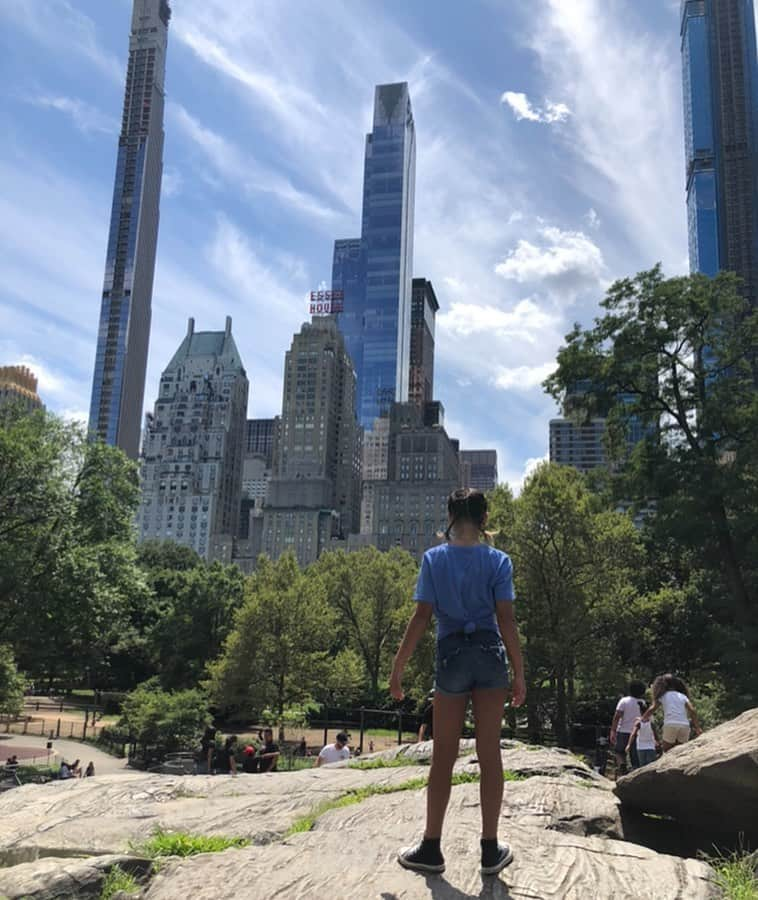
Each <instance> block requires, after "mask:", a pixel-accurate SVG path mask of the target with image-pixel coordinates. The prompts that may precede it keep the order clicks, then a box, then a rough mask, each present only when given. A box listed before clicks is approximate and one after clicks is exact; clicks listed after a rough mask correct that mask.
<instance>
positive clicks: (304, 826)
mask: <svg viewBox="0 0 758 900" xmlns="http://www.w3.org/2000/svg"><path fill="white" fill-rule="evenodd" d="M527 777H528V776H526V775H521V774H519V773H518V772H511V771H510V770H507V769H506V770H505V771H504V772H503V779H504V780H505V781H526V779H527ZM426 781H427V780H426V778H410V779H408V781H401V782H400V783H399V784H372V785H368V786H366V787H362V788H354V789H353V790H350V791H347V792H346V793H344V794H342V795H341V796H339V797H335V798H334V799H332V800H323V801H322V802H321V803H319V804H317V805H316V806H314V807H313V809H311V810H310V812H308V813H306V815H304V816H301V817H300V818H299V819H295V821H294V822H293V823H292V825H290V827H289V828H288V829H287V831H286V832H285V835H284V837H285V839H286V838H288V837H291V836H292V835H293V834H302V833H303V832H305V831H312V830H313V827H314V826H315V824H316V821H317V819H319V818H320V817H321V816H323V815H324V813H328V812H330V811H331V810H333V809H343V808H344V807H346V806H353V805H354V804H356V803H363V801H364V800H368V798H369V797H376V796H378V795H381V794H397V793H400V792H401V791H416V790H419V789H420V788H423V787H426ZM478 783H479V773H478V772H456V773H454V775H453V777H452V779H451V784H452V786H453V787H455V786H456V785H459V784H478Z"/></svg>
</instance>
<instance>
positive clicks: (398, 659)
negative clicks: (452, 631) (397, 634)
mask: <svg viewBox="0 0 758 900" xmlns="http://www.w3.org/2000/svg"><path fill="white" fill-rule="evenodd" d="M433 609H434V607H433V606H432V604H431V603H417V604H416V610H415V612H414V613H413V615H412V616H411V620H410V622H409V623H408V627H407V628H406V629H405V634H404V635H403V640H402V641H401V642H400V647H399V648H398V651H397V653H396V654H395V660H394V662H393V664H392V675H391V676H390V694H392V696H393V697H394V698H395V700H402V699H403V698H404V697H405V694H404V693H403V688H402V684H401V681H402V678H403V672H404V671H405V667H406V665H407V664H408V660H409V659H410V658H411V656H413V651H414V650H415V649H416V645H417V644H418V642H419V641H420V640H421V638H422V637H423V635H424V632H425V631H426V629H427V628H428V626H429V622H430V621H431V618H432V611H433Z"/></svg>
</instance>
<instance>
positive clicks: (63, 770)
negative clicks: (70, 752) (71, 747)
mask: <svg viewBox="0 0 758 900" xmlns="http://www.w3.org/2000/svg"><path fill="white" fill-rule="evenodd" d="M94 774H95V764H94V763H93V762H92V761H90V762H89V763H88V764H87V768H86V769H84V771H82V767H81V762H80V760H78V759H75V760H74V761H73V762H72V763H69V762H66V760H65V759H62V760H61V764H60V767H59V769H58V778H60V779H61V781H66V780H67V779H69V778H92V776H93V775H94Z"/></svg>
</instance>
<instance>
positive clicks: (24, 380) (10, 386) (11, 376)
mask: <svg viewBox="0 0 758 900" xmlns="http://www.w3.org/2000/svg"><path fill="white" fill-rule="evenodd" d="M14 403H20V404H21V405H22V406H23V407H25V408H26V409H28V410H32V409H39V408H40V407H41V406H42V401H41V400H40V397H39V394H38V393H37V376H36V375H35V374H34V373H33V372H32V371H31V369H28V368H27V367H26V366H0V406H4V405H6V404H8V405H10V404H14Z"/></svg>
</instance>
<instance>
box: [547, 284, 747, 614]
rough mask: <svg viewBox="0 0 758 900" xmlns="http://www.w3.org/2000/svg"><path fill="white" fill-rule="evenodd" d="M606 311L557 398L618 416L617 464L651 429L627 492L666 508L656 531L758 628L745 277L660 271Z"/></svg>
mask: <svg viewBox="0 0 758 900" xmlns="http://www.w3.org/2000/svg"><path fill="white" fill-rule="evenodd" d="M602 307H603V309H604V310H605V312H604V314H603V315H602V316H601V317H600V318H598V319H597V320H596V321H595V323H594V325H593V326H592V328H589V329H582V328H581V327H580V326H578V325H577V326H575V328H574V330H573V331H572V332H571V333H570V334H569V335H568V336H567V343H566V346H565V347H563V348H562V349H561V350H560V352H559V354H558V369H557V370H556V372H555V373H554V374H553V375H552V376H551V377H550V378H548V379H547V381H546V383H545V384H546V388H547V390H548V391H549V392H550V393H551V394H552V396H553V397H554V398H555V399H556V400H559V401H561V402H562V403H563V404H564V406H566V405H567V404H568V405H572V404H573V406H574V408H575V413H577V414H584V415H587V414H590V413H591V412H592V411H593V410H597V409H602V410H608V411H609V412H610V422H611V430H610V435H611V438H612V440H611V447H612V448H613V447H615V452H616V455H617V456H618V455H619V454H620V452H621V449H620V448H621V447H622V445H623V434H624V431H625V428H627V427H628V424H629V422H630V419H632V418H636V419H637V420H639V422H640V423H641V424H642V425H643V426H644V427H645V428H646V430H647V437H646V440H645V441H643V442H642V444H641V446H640V447H639V448H638V449H637V451H636V452H635V454H634V455H633V458H632V460H631V462H630V464H629V465H627V466H624V467H621V468H620V469H619V470H618V473H617V476H616V482H617V493H618V494H619V495H620V496H625V497H627V498H629V499H635V500H640V501H644V500H646V499H649V498H654V499H656V501H657V516H656V526H655V527H656V528H658V529H659V530H660V531H663V532H665V533H667V534H668V535H670V536H673V537H674V538H675V539H676V540H678V541H681V542H683V543H684V544H686V545H687V546H688V547H690V548H692V549H693V550H696V551H697V553H698V554H699V556H700V557H701V559H702V561H703V563H704V564H705V565H706V567H707V568H709V569H710V570H711V571H712V572H713V573H714V574H715V575H716V576H717V583H716V584H715V585H714V587H715V588H716V591H718V589H719V588H718V585H719V584H720V585H722V586H723V590H724V591H725V592H726V593H727V594H728V596H729V598H730V602H731V607H732V615H733V616H735V617H736V618H737V620H738V621H739V622H741V623H742V624H743V625H746V626H750V625H754V623H755V621H756V612H757V608H758V606H757V605H758V592H757V583H758V579H757V577H756V573H757V572H758V537H757V531H756V529H755V514H756V510H757V509H758V477H757V476H758V464H757V463H756V458H757V456H758V454H757V451H758V393H757V392H756V377H757V375H758V372H757V371H756V356H755V348H756V346H757V345H758V311H756V310H751V308H750V305H749V303H748V302H747V301H746V300H745V299H744V298H743V297H742V296H741V295H740V293H739V286H738V283H737V280H736V278H735V276H733V275H729V274H720V275H718V276H717V277H716V278H713V279H711V278H707V277H706V276H704V275H693V276H690V277H688V278H671V279H664V278H663V276H662V274H661V270H660V267H656V268H655V269H652V270H651V271H649V272H642V273H640V274H639V275H637V276H636V277H635V278H628V279H623V280H621V281H618V282H616V283H615V284H614V285H612V287H611V288H610V290H609V291H608V294H607V296H606V298H605V300H604V301H603V303H602ZM579 383H581V384H582V385H584V386H585V387H586V390H584V391H583V392H579V393H578V392H576V391H575V387H576V385H577V384H579Z"/></svg>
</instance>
